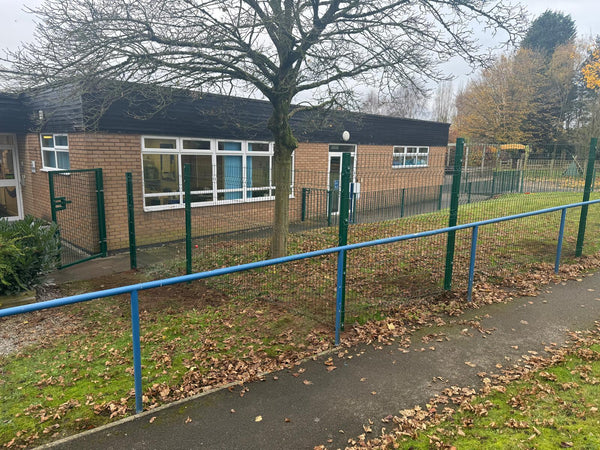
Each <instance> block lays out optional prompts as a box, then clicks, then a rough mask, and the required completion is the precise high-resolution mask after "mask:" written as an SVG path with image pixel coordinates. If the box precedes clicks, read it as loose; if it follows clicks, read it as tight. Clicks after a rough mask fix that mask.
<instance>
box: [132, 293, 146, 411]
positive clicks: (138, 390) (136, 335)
mask: <svg viewBox="0 0 600 450" xmlns="http://www.w3.org/2000/svg"><path fill="white" fill-rule="evenodd" d="M131 339H132V342H133V379H134V385H135V412H136V414H137V413H141V412H142V411H143V410H144V405H143V404H142V352H141V347H140V308H139V302H138V291H132V292H131Z"/></svg>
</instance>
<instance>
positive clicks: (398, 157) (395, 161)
mask: <svg viewBox="0 0 600 450" xmlns="http://www.w3.org/2000/svg"><path fill="white" fill-rule="evenodd" d="M403 159H404V157H403V156H402V155H394V158H393V159H392V165H393V166H401V165H402V161H403Z"/></svg>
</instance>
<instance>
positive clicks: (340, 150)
mask: <svg viewBox="0 0 600 450" xmlns="http://www.w3.org/2000/svg"><path fill="white" fill-rule="evenodd" d="M344 153H350V166H351V167H352V173H351V175H350V182H351V183H354V182H355V181H356V180H355V176H356V158H355V154H356V146H355V145H351V144H330V145H329V171H328V172H329V173H328V175H329V181H328V183H327V185H328V186H329V191H330V192H331V195H330V197H329V198H330V199H331V207H330V208H331V209H330V211H331V213H332V214H338V213H339V211H340V200H341V199H340V181H341V179H342V155H343V154H344Z"/></svg>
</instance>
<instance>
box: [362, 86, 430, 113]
mask: <svg viewBox="0 0 600 450" xmlns="http://www.w3.org/2000/svg"><path fill="white" fill-rule="evenodd" d="M426 103H427V95H426V93H425V91H424V90H422V89H420V88H417V87H413V86H410V87H404V86H398V87H396V88H395V89H393V90H392V92H390V93H389V94H384V93H378V92H377V91H376V90H374V89H371V90H370V91H369V92H368V93H367V96H366V97H365V100H364V101H363V102H362V104H361V106H360V111H361V112H364V113H367V114H382V115H386V116H393V117H405V118H410V119H418V118H421V117H422V116H423V115H424V112H425V109H426Z"/></svg>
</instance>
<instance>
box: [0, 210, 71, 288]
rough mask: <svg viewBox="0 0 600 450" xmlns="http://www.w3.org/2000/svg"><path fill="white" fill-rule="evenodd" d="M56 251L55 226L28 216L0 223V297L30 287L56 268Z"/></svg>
mask: <svg viewBox="0 0 600 450" xmlns="http://www.w3.org/2000/svg"><path fill="white" fill-rule="evenodd" d="M59 249H60V246H59V241H58V237H57V226H56V224H52V223H50V224H49V223H48V222H45V221H43V220H41V219H37V218H35V217H32V216H27V217H25V219H23V220H19V221H15V222H8V221H0V294H10V293H14V292H19V291H22V290H25V289H29V288H31V287H32V286H34V285H35V284H36V283H37V282H38V280H39V277H40V275H43V274H44V273H47V272H50V271H51V270H53V269H54V268H56V264H57V262H58V254H59Z"/></svg>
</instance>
